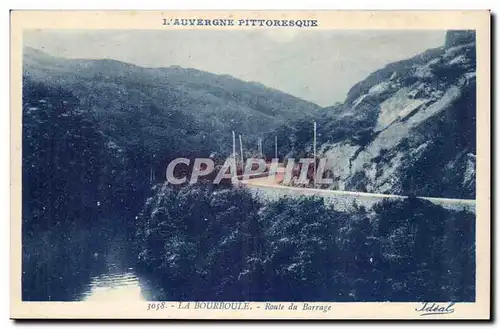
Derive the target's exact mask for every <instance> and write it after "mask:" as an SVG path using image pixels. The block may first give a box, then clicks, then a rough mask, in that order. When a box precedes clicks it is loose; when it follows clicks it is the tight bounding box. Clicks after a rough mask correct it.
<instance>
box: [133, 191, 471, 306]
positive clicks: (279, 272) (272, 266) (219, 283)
mask: <svg viewBox="0 0 500 329" xmlns="http://www.w3.org/2000/svg"><path fill="white" fill-rule="evenodd" d="M158 189H159V190H158V192H157V194H156V195H155V196H154V197H153V198H151V199H150V200H149V201H148V203H147V204H146V206H145V208H144V211H143V213H142V214H141V216H140V217H139V219H138V222H137V226H138V232H139V235H138V240H137V241H138V244H137V246H136V248H137V253H138V260H139V263H140V265H141V268H142V269H143V271H144V274H145V275H146V276H150V277H152V278H153V281H155V282H157V285H158V287H160V288H159V289H160V290H161V291H163V294H160V295H159V296H157V298H158V299H167V300H254V301H264V300H274V301H284V300H286V301H305V300H306V301H308V300H314V301H337V302H339V301H345V302H347V301H429V300H432V301H473V300H474V298H475V297H474V296H475V293H474V286H475V272H474V268H475V263H474V259H475V258H474V253H475V243H474V236H475V234H474V225H475V222H474V215H473V214H471V213H467V212H465V211H464V212H455V211H447V210H444V209H443V208H441V207H440V206H436V205H434V204H432V203H430V202H428V201H422V200H419V199H412V198H410V199H406V200H401V201H384V202H382V203H380V204H378V205H376V206H375V207H374V210H373V211H372V212H367V211H366V210H365V209H364V207H359V206H356V205H354V208H353V210H352V211H349V212H338V211H335V210H334V209H332V208H331V206H328V205H325V204H324V202H323V199H321V198H314V197H309V198H306V197H302V198H292V199H289V198H282V199H279V200H278V201H275V202H271V203H266V204H262V205H261V204H259V203H257V202H255V201H254V200H253V199H252V197H251V195H249V194H248V192H246V191H245V190H242V189H236V190H232V189H214V188H213V187H211V186H205V185H199V186H193V187H184V188H182V189H179V190H174V189H172V188H169V187H167V186H162V187H158Z"/></svg>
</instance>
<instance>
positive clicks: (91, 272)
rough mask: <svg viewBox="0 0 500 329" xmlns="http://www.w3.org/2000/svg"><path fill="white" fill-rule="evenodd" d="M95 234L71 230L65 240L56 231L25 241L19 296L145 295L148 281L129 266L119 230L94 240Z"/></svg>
mask: <svg viewBox="0 0 500 329" xmlns="http://www.w3.org/2000/svg"><path fill="white" fill-rule="evenodd" d="M101 233H103V232H99V231H98V230H92V232H83V231H80V232H78V234H76V233H72V234H71V238H70V239H68V238H66V239H65V241H66V240H67V243H65V244H63V243H61V240H60V237H59V236H56V234H51V235H50V234H47V235H42V236H38V237H37V238H36V239H33V240H32V241H29V242H25V245H24V247H23V272H24V274H23V300H27V301H84V302H85V301H120V300H121V301H123V300H127V301H145V300H150V299H151V298H152V296H153V294H152V293H151V289H150V288H149V287H150V284H149V283H148V282H149V281H148V280H146V279H143V278H141V277H140V275H138V274H137V272H136V271H135V269H134V265H135V264H133V261H131V257H130V255H131V250H130V249H131V248H130V246H129V245H128V244H127V239H126V238H125V237H124V235H117V236H114V237H113V238H110V239H109V240H107V239H106V238H101V239H99V236H100V235H101ZM102 235H103V236H106V237H107V236H108V235H106V234H102ZM96 237H97V238H96ZM58 239H59V240H58Z"/></svg>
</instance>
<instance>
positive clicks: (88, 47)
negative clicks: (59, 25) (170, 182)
mask: <svg viewBox="0 0 500 329" xmlns="http://www.w3.org/2000/svg"><path fill="white" fill-rule="evenodd" d="M445 33H446V32H445V31H444V30H443V31H431V30H429V31H424V30H422V31H403V30H401V31H373V30H372V31H361V30H352V31H347V30H346V31H340V30H337V31H326V30H298V29H272V30H265V29H263V30H254V31H251V32H248V31H214V30H211V31H210V30H205V31H200V30H196V31H194V30H184V31H171V30H170V31H160V30H151V31H142V30H135V31H130V30H100V31H95V30H87V31H82V30H80V31H75V30H73V31H67V30H65V31H63V30H37V31H27V32H25V33H24V44H25V45H26V46H30V47H33V48H36V49H39V50H42V51H44V52H46V53H48V54H50V55H53V56H59V57H66V58H86V59H101V58H110V59H116V60H119V61H123V62H128V63H132V64H136V65H139V66H145V67H166V66H171V65H179V66H182V67H185V68H196V69H199V70H203V71H208V72H212V73H216V74H229V75H232V76H234V77H236V78H239V79H241V80H245V81H256V82H260V83H262V84H264V85H266V86H269V87H272V88H275V89H279V90H282V91H284V92H286V93H289V94H292V95H294V96H296V97H299V98H302V99H305V100H308V101H311V102H314V103H316V104H318V105H321V106H330V105H332V104H333V103H335V102H339V101H340V102H341V101H343V100H344V98H345V96H346V94H347V92H348V91H349V89H350V88H351V87H352V86H353V85H354V84H356V83H357V82H359V81H361V80H363V79H364V78H366V77H367V76H368V75H369V74H370V73H372V72H374V71H375V70H377V69H379V68H382V67H383V66H385V65H386V64H388V63H390V62H393V61H397V60H402V59H406V58H409V57H411V56H414V55H416V54H418V53H421V52H423V51H425V50H426V49H429V48H435V47H440V46H442V45H443V44H444V38H445Z"/></svg>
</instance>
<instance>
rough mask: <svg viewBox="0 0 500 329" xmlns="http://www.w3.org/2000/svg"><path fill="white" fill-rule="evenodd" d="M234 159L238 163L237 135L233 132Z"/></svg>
mask: <svg viewBox="0 0 500 329" xmlns="http://www.w3.org/2000/svg"><path fill="white" fill-rule="evenodd" d="M233 159H234V160H235V161H236V135H235V134H234V130H233Z"/></svg>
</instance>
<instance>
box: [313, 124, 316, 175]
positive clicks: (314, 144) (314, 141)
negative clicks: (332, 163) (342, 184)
mask: <svg viewBox="0 0 500 329" xmlns="http://www.w3.org/2000/svg"><path fill="white" fill-rule="evenodd" d="M313 149H314V177H313V182H314V184H316V121H314V139H313Z"/></svg>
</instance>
